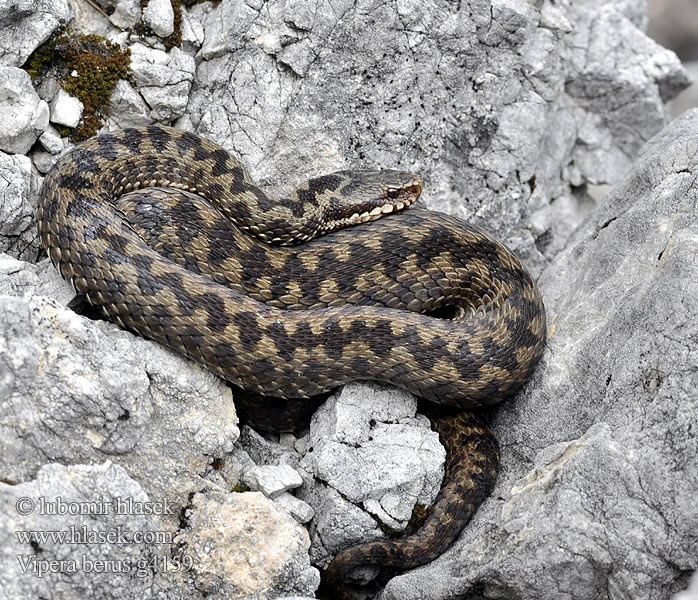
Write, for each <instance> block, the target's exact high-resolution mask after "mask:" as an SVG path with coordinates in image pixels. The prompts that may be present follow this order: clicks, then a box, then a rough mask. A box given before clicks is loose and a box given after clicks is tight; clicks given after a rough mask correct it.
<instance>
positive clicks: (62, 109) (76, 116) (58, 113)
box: [51, 88, 85, 127]
mask: <svg viewBox="0 0 698 600" xmlns="http://www.w3.org/2000/svg"><path fill="white" fill-rule="evenodd" d="M84 109H85V106H84V105H83V103H82V102H80V100H78V99H77V98H76V97H75V96H71V95H70V94H69V93H68V92H66V91H65V90H64V89H63V88H61V89H59V90H58V93H57V94H56V97H55V98H54V99H53V100H52V101H51V122H52V123H57V124H58V125H67V126H68V127H77V126H78V123H79V122H80V117H82V111H83V110H84Z"/></svg>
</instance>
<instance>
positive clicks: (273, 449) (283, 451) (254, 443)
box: [239, 425, 301, 468]
mask: <svg viewBox="0 0 698 600" xmlns="http://www.w3.org/2000/svg"><path fill="white" fill-rule="evenodd" d="M239 443H240V444H241V445H242V446H243V448H244V449H245V450H246V451H247V453H248V454H249V456H250V457H251V459H252V461H254V463H255V464H257V465H290V466H292V467H293V468H296V467H297V466H298V463H299V462H300V459H301V457H300V455H299V454H298V452H296V451H295V450H294V449H293V448H289V447H288V446H283V445H281V444H280V443H278V442H275V441H272V440H269V439H267V438H265V437H262V436H261V435H260V434H258V433H257V432H256V431H255V430H254V429H252V428H251V427H248V426H247V425H244V426H243V427H242V428H241V429H240V442H239Z"/></svg>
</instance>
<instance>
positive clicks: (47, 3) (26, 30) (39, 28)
mask: <svg viewBox="0 0 698 600" xmlns="http://www.w3.org/2000/svg"><path fill="white" fill-rule="evenodd" d="M71 18H72V10H71V7H70V3H69V2H68V1H67V0H4V2H2V4H0V65H5V66H8V67H21V66H22V65H23V64H24V63H25V62H26V60H27V59H28V58H29V56H30V55H31V53H32V52H34V50H36V49H37V48H38V47H39V46H40V45H41V44H43V43H44V42H45V41H46V40H47V39H48V38H49V37H51V34H52V33H53V32H54V31H55V30H56V29H58V28H59V27H60V26H61V25H65V24H66V23H68V21H70V19H71Z"/></svg>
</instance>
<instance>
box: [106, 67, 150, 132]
mask: <svg viewBox="0 0 698 600" xmlns="http://www.w3.org/2000/svg"><path fill="white" fill-rule="evenodd" d="M109 112H110V115H109V119H110V121H111V122H112V123H113V124H114V128H115V129H123V128H125V127H139V126H143V125H150V124H151V123H153V122H154V120H155V119H154V118H153V117H152V115H151V110H150V107H149V106H148V105H147V104H146V102H145V100H143V96H141V95H140V94H139V93H138V92H137V91H136V90H135V89H134V88H133V86H132V85H131V84H130V83H128V82H127V81H124V80H123V79H120V80H119V82H118V83H117V84H116V87H115V88H114V91H113V92H112V95H111V99H110V101H109Z"/></svg>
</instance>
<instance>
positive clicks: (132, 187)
mask: <svg viewBox="0 0 698 600" xmlns="http://www.w3.org/2000/svg"><path fill="white" fill-rule="evenodd" d="M420 192H421V180H420V179H419V178H418V177H416V176H414V175H411V174H408V173H401V172H396V171H378V172H375V171H342V172H338V173H334V174H331V175H327V176H323V177H318V178H316V179H311V180H309V181H308V182H307V183H306V184H305V185H303V186H301V187H300V188H299V189H298V190H297V191H296V192H295V193H294V194H293V195H292V196H291V197H290V198H288V199H286V200H277V199H274V198H271V197H269V196H268V195H266V194H265V193H264V192H262V191H261V190H260V189H259V188H258V187H257V186H256V185H255V183H254V182H253V181H252V180H251V179H250V177H249V176H248V174H247V173H246V171H245V169H244V167H243V166H242V165H241V164H240V163H239V162H238V161H237V160H236V159H235V158H233V157H232V156H230V155H229V154H228V153H227V152H226V151H225V150H223V149H222V148H220V147H219V146H217V145H216V144H213V143H211V142H209V141H207V140H205V139H203V138H201V137H198V136H196V135H193V134H191V133H186V132H183V131H177V130H175V129H171V128H167V127H147V128H133V129H126V130H123V131H119V132H115V133H109V134H105V135H101V136H98V137H96V138H92V139H91V140H88V141H87V142H85V143H83V144H81V145H79V146H77V147H76V148H74V149H73V150H71V151H70V152H69V153H67V154H65V155H64V156H63V157H61V158H60V159H59V160H58V162H57V163H56V165H55V166H54V168H53V169H52V171H51V172H50V173H49V174H48V175H47V177H46V179H45V181H44V185H43V188H42V190H41V194H40V198H39V204H38V209H37V221H38V229H39V235H40V237H41V241H42V242H43V245H44V247H45V248H46V250H47V252H48V254H49V256H50V258H51V260H52V261H53V263H54V264H55V265H56V267H58V269H59V270H60V272H61V274H62V275H63V277H65V278H66V279H68V280H69V281H70V282H71V283H72V285H73V287H74V288H75V290H76V291H77V292H78V293H79V294H81V295H83V296H84V297H85V298H86V299H87V300H88V302H89V303H90V304H92V305H94V306H97V307H100V309H101V311H102V312H103V314H104V315H105V316H106V317H107V318H109V319H111V320H113V321H116V322H117V323H119V324H120V325H122V326H124V327H126V328H128V329H130V330H132V331H135V332H137V333H139V334H140V335H142V336H144V337H147V338H150V339H153V340H156V341H158V342H160V343H162V344H164V345H166V346H168V347H170V348H172V349H173V350H175V351H177V352H179V353H181V354H184V355H185V356H187V357H189V358H191V359H192V360H194V361H196V362H199V363H201V364H203V365H206V366H207V367H208V368H210V369H211V370H213V371H215V372H216V373H218V374H220V375H221V376H223V377H224V378H226V379H227V380H229V381H230V382H232V383H234V384H236V385H238V386H241V387H243V388H245V389H246V390H249V391H252V392H255V393H260V394H264V395H269V396H276V397H284V398H290V399H297V398H307V397H309V396H313V395H316V394H319V393H322V392H325V391H327V390H330V389H332V388H334V387H336V386H338V385H341V384H343V383H346V382H348V381H352V380H375V381H380V382H384V383H390V384H393V385H397V386H399V387H402V388H404V389H407V390H409V391H411V392H413V393H415V394H417V395H419V396H421V397H423V398H426V399H428V400H431V401H433V402H435V403H439V404H442V405H447V406H452V407H459V408H460V409H469V408H474V407H477V406H482V405H488V404H493V403H496V402H499V401H500V400H502V399H504V398H506V397H507V396H510V395H511V394H512V393H513V392H515V391H516V390H517V389H518V388H519V387H521V385H522V384H523V383H524V382H525V381H526V379H527V378H528V377H529V375H530V373H531V371H532V369H533V367H534V366H535V364H536V362H537V361H538V359H539V357H540V355H541V353H542V349H543V345H544V338H545V313H544V309H543V304H542V301H541V298H540V294H539V293H538V290H537V288H536V286H535V284H534V282H533V281H532V279H531V277H530V275H529V274H528V272H527V271H526V270H525V269H524V268H523V267H522V265H521V263H520V262H519V261H518V259H516V257H514V256H513V255H512V254H511V252H509V251H508V250H507V249H506V248H505V247H504V246H503V245H502V244H500V243H499V242H497V241H496V240H495V239H494V238H492V237H491V236H490V235H488V234H487V233H485V232H483V231H482V230H480V229H479V228H476V227H474V226H472V225H469V224H467V223H464V222H462V221H460V220H458V219H456V218H454V217H449V216H447V215H443V214H440V213H435V212H430V211H426V210H420V209H416V208H412V209H409V210H406V211H400V212H395V214H390V215H389V216H386V217H384V216H383V215H387V214H388V213H392V212H394V211H397V210H399V209H402V208H405V207H407V206H409V205H410V204H412V203H413V202H414V201H415V200H416V198H417V196H418V195H419V193H420ZM221 215H222V216H221ZM378 217H383V218H380V219H378V220H377V221H375V222H374V223H370V224H369V223H367V224H361V225H358V226H356V227H346V226H347V225H352V224H355V223H358V222H361V221H368V220H373V219H375V218H378ZM231 222H232V223H231ZM233 223H234V224H235V225H237V228H236V227H235V225H233ZM238 228H239V229H238ZM338 228H339V229H338ZM241 230H242V231H241ZM321 234H324V235H321ZM316 236H320V237H316ZM311 238H313V239H311ZM307 240H310V241H307ZM298 242H305V243H303V244H301V245H299V246H285V245H286V244H295V243H298ZM258 402H260V403H263V402H264V400H263V399H260V400H259V401H258ZM430 412H431V414H430V417H431V418H432V421H433V423H434V427H435V429H436V430H437V431H439V434H440V438H441V440H442V443H443V444H444V445H445V447H446V450H447V455H448V458H447V467H446V475H445V478H444V484H443V486H442V489H441V491H440V493H439V496H438V497H437V500H436V501H435V503H434V505H433V506H432V508H431V510H430V513H429V515H428V516H427V518H426V521H425V522H424V524H423V525H422V526H421V528H420V529H419V530H418V531H417V532H416V533H414V534H412V535H411V536H407V537H404V538H399V539H394V540H377V541H374V542H368V543H365V544H359V545H356V546H353V547H350V548H348V549H346V550H344V551H341V552H339V553H338V554H337V556H335V558H334V559H333V561H332V562H331V563H330V565H329V567H328V570H327V574H326V585H327V586H329V588H330V589H336V590H337V595H336V596H335V597H341V594H344V593H345V591H342V592H341V593H340V591H339V590H340V588H341V589H342V590H345V588H344V586H343V585H342V581H343V577H344V575H345V574H346V572H347V571H348V570H350V569H351V568H353V567H354V566H358V565H362V564H374V565H383V566H392V567H396V568H399V569H406V568H411V567H414V566H417V565H420V564H423V563H425V562H428V561H430V560H433V559H434V558H435V557H436V556H438V555H439V554H440V553H441V552H443V551H444V550H445V549H446V547H448V546H449V545H450V544H451V543H452V542H453V541H454V540H455V538H456V537H457V535H458V533H459V532H460V530H461V529H462V527H463V526H464V525H465V523H466V522H467V520H468V519H469V518H470V516H471V515H472V514H473V512H474V511H475V509H476V507H477V505H478V504H479V503H480V502H481V501H482V499H483V498H484V497H485V496H486V494H487V493H488V492H489V489H490V488H491V486H492V484H493V482H494V480H495V477H496V472H497V468H498V453H497V446H496V443H495V441H494V437H493V434H492V431H491V430H490V429H489V427H488V426H487V425H486V424H485V423H484V422H483V421H481V420H480V418H479V417H478V416H477V415H476V414H475V413H473V412H470V411H468V410H458V411H453V410H446V409H444V408H438V407H435V408H434V409H433V410H431V411H430ZM291 416H292V415H291ZM346 593H347V594H348V592H346Z"/></svg>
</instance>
